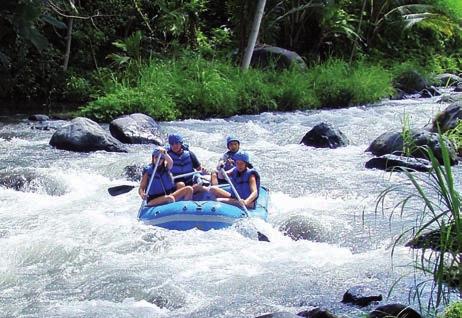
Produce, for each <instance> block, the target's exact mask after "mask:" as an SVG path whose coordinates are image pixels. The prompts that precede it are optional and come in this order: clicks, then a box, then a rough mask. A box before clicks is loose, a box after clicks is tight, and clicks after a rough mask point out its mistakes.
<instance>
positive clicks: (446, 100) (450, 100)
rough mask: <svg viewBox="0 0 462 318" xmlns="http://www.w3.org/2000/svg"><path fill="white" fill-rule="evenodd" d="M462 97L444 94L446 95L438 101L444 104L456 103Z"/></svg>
mask: <svg viewBox="0 0 462 318" xmlns="http://www.w3.org/2000/svg"><path fill="white" fill-rule="evenodd" d="M460 99H461V97H460V96H454V95H449V94H444V95H441V97H440V98H439V99H438V100H437V101H436V102H437V103H439V104H442V103H455V102H457V101H458V100H460Z"/></svg>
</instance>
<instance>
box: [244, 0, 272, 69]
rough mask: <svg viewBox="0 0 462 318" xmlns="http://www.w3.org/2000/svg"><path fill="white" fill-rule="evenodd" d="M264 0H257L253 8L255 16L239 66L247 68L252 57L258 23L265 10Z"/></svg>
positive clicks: (258, 27) (258, 28)
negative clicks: (255, 7)
mask: <svg viewBox="0 0 462 318" xmlns="http://www.w3.org/2000/svg"><path fill="white" fill-rule="evenodd" d="M265 4H266V0H258V4H257V9H256V10H255V16H254V18H253V23H252V29H251V30H250V35H249V41H248V42H247V48H246V49H245V54H244V58H243V60H242V64H241V68H242V69H243V70H247V69H248V68H249V65H250V60H251V59H252V54H253V49H254V48H255V43H256V42H257V37H258V31H259V30H260V23H261V19H262V17H263V12H264V11H265Z"/></svg>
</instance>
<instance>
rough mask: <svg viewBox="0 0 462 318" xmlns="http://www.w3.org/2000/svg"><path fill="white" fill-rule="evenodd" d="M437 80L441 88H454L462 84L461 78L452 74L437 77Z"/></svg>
mask: <svg viewBox="0 0 462 318" xmlns="http://www.w3.org/2000/svg"><path fill="white" fill-rule="evenodd" d="M435 79H436V80H437V81H438V82H439V86H442V87H448V86H454V85H457V84H458V83H459V82H462V78H461V77H459V76H457V75H454V74H450V73H444V74H440V75H437V76H436V77H435Z"/></svg>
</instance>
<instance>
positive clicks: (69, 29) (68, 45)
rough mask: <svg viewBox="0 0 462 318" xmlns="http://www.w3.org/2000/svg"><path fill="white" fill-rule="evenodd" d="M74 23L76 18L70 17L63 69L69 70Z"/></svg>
mask: <svg viewBox="0 0 462 318" xmlns="http://www.w3.org/2000/svg"><path fill="white" fill-rule="evenodd" d="M73 24H74V18H69V20H68V21H67V33H66V52H65V53H64V64H63V71H64V72H66V71H67V66H68V64H69V56H70V55H71V42H72V26H73Z"/></svg>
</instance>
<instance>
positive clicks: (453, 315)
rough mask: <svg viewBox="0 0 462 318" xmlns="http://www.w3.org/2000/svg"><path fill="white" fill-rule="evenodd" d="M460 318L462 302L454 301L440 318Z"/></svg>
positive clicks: (461, 315)
mask: <svg viewBox="0 0 462 318" xmlns="http://www.w3.org/2000/svg"><path fill="white" fill-rule="evenodd" d="M460 317H462V301H456V302H453V303H452V304H450V305H449V306H448V307H447V308H446V309H445V310H444V314H443V315H442V316H441V318H460Z"/></svg>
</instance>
